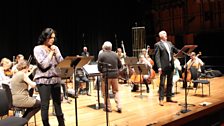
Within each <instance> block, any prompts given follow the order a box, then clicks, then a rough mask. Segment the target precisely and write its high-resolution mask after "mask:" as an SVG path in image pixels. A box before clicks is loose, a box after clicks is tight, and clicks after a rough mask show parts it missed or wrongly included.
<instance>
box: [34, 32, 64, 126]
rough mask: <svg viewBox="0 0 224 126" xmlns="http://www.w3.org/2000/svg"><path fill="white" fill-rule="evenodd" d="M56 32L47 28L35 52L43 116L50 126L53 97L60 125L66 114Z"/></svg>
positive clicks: (43, 119) (44, 122) (45, 125)
mask: <svg viewBox="0 0 224 126" xmlns="http://www.w3.org/2000/svg"><path fill="white" fill-rule="evenodd" d="M55 40H56V32H55V30H54V29H52V28H46V29H44V30H43V31H42V33H41V35H40V36H39V41H38V45H37V46H35V47H34V49H33V53H34V58H35V60H36V63H37V70H36V73H35V76H34V81H35V82H36V83H37V88H38V91H39V94H40V99H41V117H42V122H43V124H44V126H49V125H50V124H49V118H48V111H49V102H50V97H52V100H53V104H54V108H55V113H56V116H57V119H58V123H59V126H64V125H65V124H64V116H63V112H62V108H61V77H60V76H59V73H58V72H57V70H56V66H57V64H58V63H59V62H61V61H62V60H63V57H62V55H61V52H60V50H59V48H58V47H57V46H56V45H54V42H55Z"/></svg>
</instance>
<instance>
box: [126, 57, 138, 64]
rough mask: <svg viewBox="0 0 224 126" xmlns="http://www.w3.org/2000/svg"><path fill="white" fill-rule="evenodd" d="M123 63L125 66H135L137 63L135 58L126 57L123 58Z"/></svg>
mask: <svg viewBox="0 0 224 126" xmlns="http://www.w3.org/2000/svg"><path fill="white" fill-rule="evenodd" d="M124 62H125V64H127V65H132V64H136V63H137V62H138V58H137V57H126V58H124Z"/></svg>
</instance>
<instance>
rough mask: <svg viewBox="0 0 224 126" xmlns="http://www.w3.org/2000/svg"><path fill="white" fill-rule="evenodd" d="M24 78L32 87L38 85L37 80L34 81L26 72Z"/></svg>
mask: <svg viewBox="0 0 224 126" xmlns="http://www.w3.org/2000/svg"><path fill="white" fill-rule="evenodd" d="M23 77H24V78H23V80H24V81H25V82H26V83H27V84H28V85H29V86H30V87H32V88H35V87H36V82H34V81H32V80H31V79H30V78H29V75H28V74H27V73H25V74H24V76H23Z"/></svg>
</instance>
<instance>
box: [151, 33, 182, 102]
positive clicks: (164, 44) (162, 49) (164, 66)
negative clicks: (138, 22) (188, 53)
mask: <svg viewBox="0 0 224 126" xmlns="http://www.w3.org/2000/svg"><path fill="white" fill-rule="evenodd" d="M159 38H160V41H159V42H157V43H156V44H155V45H154V47H155V61H156V64H157V67H158V72H159V74H160V84H159V105H160V106H163V105H164V103H163V99H164V85H165V80H166V78H167V84H166V86H167V88H166V101H167V102H172V103H177V101H174V100H172V99H171V97H172V79H173V71H174V60H173V52H175V53H177V52H178V49H176V48H175V47H174V45H173V44H172V43H171V42H170V41H167V33H166V31H160V32H159Z"/></svg>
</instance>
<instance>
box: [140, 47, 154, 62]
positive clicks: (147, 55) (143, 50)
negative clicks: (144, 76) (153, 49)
mask: <svg viewBox="0 0 224 126" xmlns="http://www.w3.org/2000/svg"><path fill="white" fill-rule="evenodd" d="M140 55H143V56H144V57H145V58H146V59H147V60H148V61H149V62H150V63H151V65H152V66H154V61H153V60H152V58H151V57H150V56H149V54H148V50H147V49H145V48H143V49H142V52H141V54H140Z"/></svg>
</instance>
